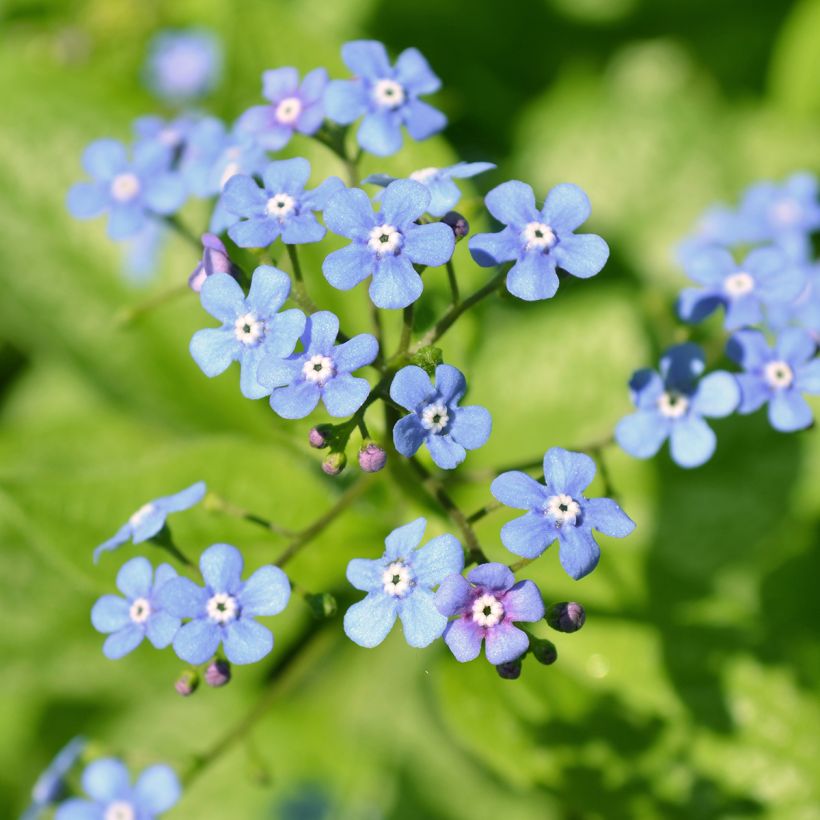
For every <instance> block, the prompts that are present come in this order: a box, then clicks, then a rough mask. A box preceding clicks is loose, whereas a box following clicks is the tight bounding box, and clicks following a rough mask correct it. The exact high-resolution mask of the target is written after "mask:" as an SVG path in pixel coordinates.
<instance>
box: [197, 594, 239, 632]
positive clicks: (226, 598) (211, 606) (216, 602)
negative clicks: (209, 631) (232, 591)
mask: <svg viewBox="0 0 820 820" xmlns="http://www.w3.org/2000/svg"><path fill="white" fill-rule="evenodd" d="M205 609H206V611H207V613H208V617H209V618H210V619H211V620H212V621H214V622H216V623H218V624H226V623H228V622H229V621H232V620H233V619H234V618H236V611H237V610H238V609H239V606H238V604H237V603H236V598H234V597H233V595H228V593H227V592H217V593H216V595H214V596H212V597H211V598H209V599H208V603H207V604H206V605H205Z"/></svg>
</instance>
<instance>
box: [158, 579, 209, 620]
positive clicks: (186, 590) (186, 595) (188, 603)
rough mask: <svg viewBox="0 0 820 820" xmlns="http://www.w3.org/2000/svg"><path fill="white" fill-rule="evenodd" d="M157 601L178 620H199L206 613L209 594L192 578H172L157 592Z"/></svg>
mask: <svg viewBox="0 0 820 820" xmlns="http://www.w3.org/2000/svg"><path fill="white" fill-rule="evenodd" d="M156 600H157V601H158V602H159V604H160V606H161V607H162V609H163V610H164V611H165V612H168V613H170V614H171V615H173V616H174V617H176V618H197V617H199V616H200V615H201V614H202V613H203V612H204V611H205V603H206V601H207V600H208V592H207V590H205V589H203V588H202V587H200V586H197V585H196V584H195V583H194V582H193V581H192V580H191V579H190V578H183V577H179V578H171V579H170V580H169V581H167V582H166V583H164V584H163V585H162V587H161V588H160V589H159V590H157V593H156Z"/></svg>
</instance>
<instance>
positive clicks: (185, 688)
mask: <svg viewBox="0 0 820 820" xmlns="http://www.w3.org/2000/svg"><path fill="white" fill-rule="evenodd" d="M197 686H199V675H198V674H197V673H196V672H195V671H194V670H193V669H186V670H185V671H184V672H183V673H182V674H181V675H180V676H179V677H178V678H177V681H176V683H175V684H174V689H176V690H177V692H178V693H179V694H180V695H182V697H184V698H187V697H188V696H189V695H193V694H194V692H196V688H197Z"/></svg>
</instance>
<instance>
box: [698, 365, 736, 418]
mask: <svg viewBox="0 0 820 820" xmlns="http://www.w3.org/2000/svg"><path fill="white" fill-rule="evenodd" d="M739 403H740V387H739V385H738V383H737V379H736V378H735V377H734V376H733V375H732V374H731V373H726V372H725V371H723V370H717V371H715V372H714V373H710V374H709V375H708V376H704V377H703V378H702V379H701V380H700V382H699V384H698V389H697V392H696V393H695V395H694V396H693V397H692V408H693V409H694V410H695V411H696V412H697V413H699V414H700V415H701V416H711V417H713V418H722V417H723V416H728V415H730V414H731V413H734V411H735V410H737V406H738V404H739Z"/></svg>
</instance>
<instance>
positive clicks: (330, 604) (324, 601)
mask: <svg viewBox="0 0 820 820" xmlns="http://www.w3.org/2000/svg"><path fill="white" fill-rule="evenodd" d="M305 602H306V603H307V605H308V606H309V607H310V611H311V614H312V615H313V616H314V617H315V618H319V619H322V618H332V617H333V616H334V615H335V614H336V612H337V610H338V608H339V605H338V604H337V603H336V598H335V597H334V596H333V595H332V594H331V593H330V592H317V593H315V594H308V595H305Z"/></svg>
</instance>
